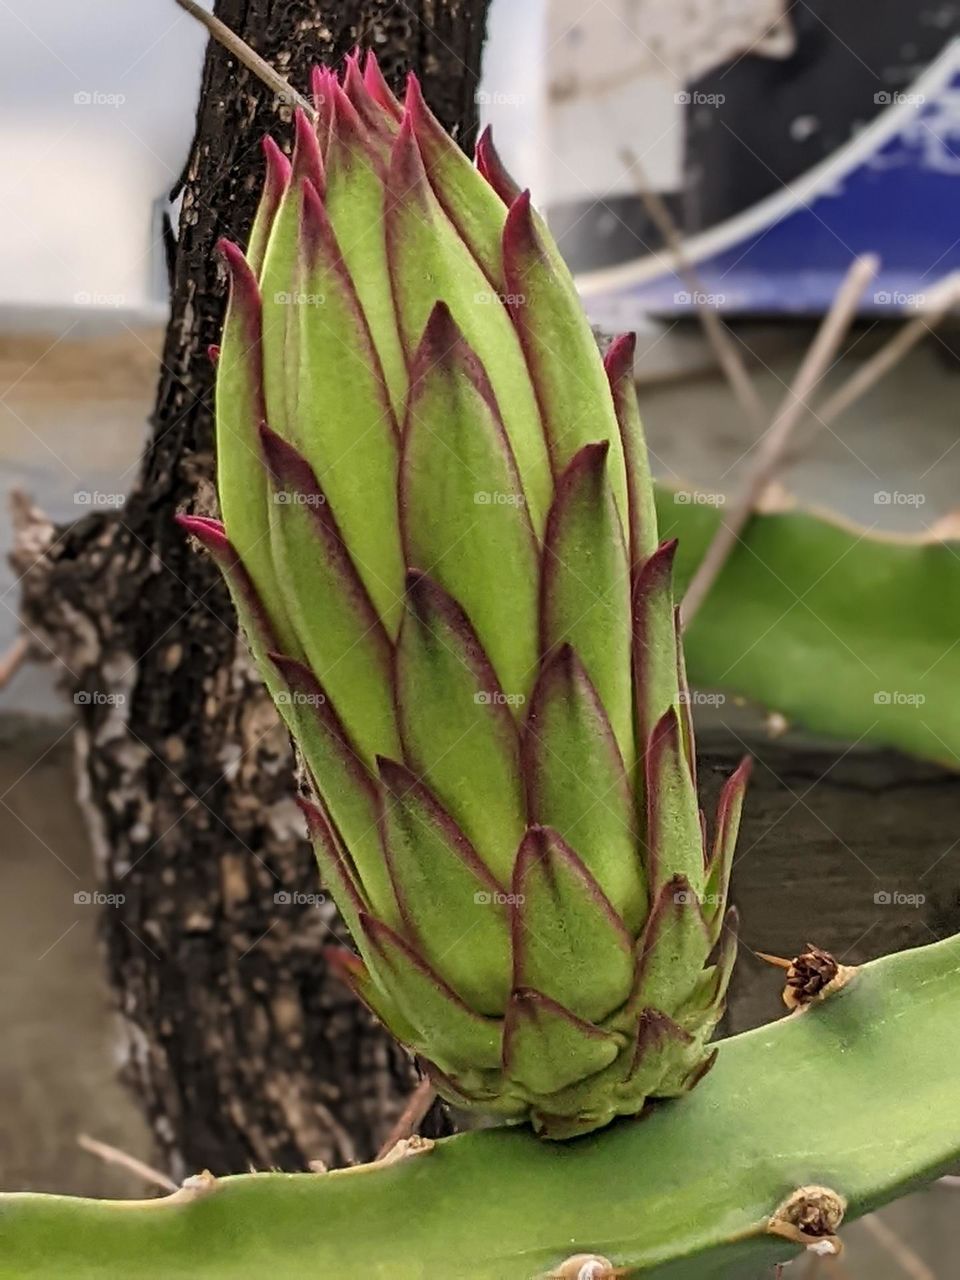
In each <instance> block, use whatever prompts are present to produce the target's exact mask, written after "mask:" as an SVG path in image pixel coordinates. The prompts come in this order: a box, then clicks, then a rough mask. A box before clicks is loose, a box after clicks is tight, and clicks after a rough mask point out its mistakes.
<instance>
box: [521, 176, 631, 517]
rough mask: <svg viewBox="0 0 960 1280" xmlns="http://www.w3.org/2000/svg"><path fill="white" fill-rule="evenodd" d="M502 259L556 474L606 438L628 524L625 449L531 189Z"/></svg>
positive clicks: (592, 344)
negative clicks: (543, 234)
mask: <svg viewBox="0 0 960 1280" xmlns="http://www.w3.org/2000/svg"><path fill="white" fill-rule="evenodd" d="M503 256H504V265H505V279H506V290H507V303H508V306H509V308H510V313H511V315H512V317H513V320H514V323H515V324H516V326H517V331H518V333H519V334H520V338H521V341H522V343H523V347H524V351H525V354H526V358H527V363H528V365H529V367H530V374H531V377H532V379H533V384H534V387H535V388H536V392H537V399H538V402H539V404H540V409H541V412H542V414H543V425H544V431H545V433H546V437H547V444H548V448H549V451H550V458H551V462H552V464H553V469H554V473H555V474H557V475H559V473H560V472H561V471H562V470H563V469H564V468H565V467H566V466H567V464H568V463H569V462H570V460H571V458H573V456H574V454H575V453H576V452H577V451H578V450H579V449H580V448H581V447H582V446H583V445H585V444H592V443H594V442H596V441H606V442H607V443H608V444H609V447H610V455H611V459H612V460H613V466H612V468H611V476H612V480H611V483H612V487H613V491H614V495H615V497H616V500H617V506H618V508H619V510H620V513H621V515H622V516H623V518H624V520H626V518H627V479H626V472H625V470H624V462H623V446H622V444H621V441H620V430H619V427H618V424H617V418H616V414H615V413H614V409H613V404H612V402H611V399H610V393H609V385H608V382H607V377H606V375H605V373H604V369H603V361H602V360H601V358H600V352H599V351H598V349H597V343H596V339H595V338H594V336H593V333H592V331H591V329H590V325H589V324H588V323H587V318H586V316H585V315H584V313H583V308H582V306H581V305H580V300H579V299H578V297H577V291H576V288H575V287H574V283H573V280H572V278H571V276H570V273H569V272H568V271H567V269H566V267H565V266H564V265H563V263H562V262H561V261H558V260H557V256H556V255H554V254H551V253H549V252H548V250H547V248H546V245H545V243H544V241H543V239H542V237H541V233H540V229H539V228H538V227H537V225H536V223H535V221H534V219H533V215H532V212H531V206H530V195H529V192H525V193H524V194H523V195H521V196H519V197H518V198H517V200H516V201H515V203H514V204H513V205H512V207H511V209H510V213H509V215H508V217H507V222H506V226H505V228H504V233H503Z"/></svg>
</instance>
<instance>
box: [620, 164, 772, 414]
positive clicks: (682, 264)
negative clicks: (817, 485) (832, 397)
mask: <svg viewBox="0 0 960 1280" xmlns="http://www.w3.org/2000/svg"><path fill="white" fill-rule="evenodd" d="M620 158H621V159H622V160H623V162H624V164H626V165H627V166H628V168H629V169H630V172H631V174H632V175H633V177H634V178H635V179H636V183H637V194H638V195H639V197H640V199H641V200H642V201H643V205H644V208H645V209H646V211H647V213H648V214H649V215H650V218H651V221H652V222H653V224H654V226H655V227H656V228H657V230H658V231H659V232H660V234H661V235H662V236H663V239H664V243H665V244H666V245H667V248H668V249H669V250H670V252H671V253H672V254H673V256H674V258H675V259H676V263H677V268H678V271H679V273H680V275H681V276H682V277H683V280H684V283H685V284H686V286H687V288H688V289H689V290H690V294H691V296H692V298H693V301H694V305H695V306H696V309H697V316H698V318H699V320H700V323H701V325H702V326H703V332H704V334H705V336H706V339H707V341H708V342H709V344H710V346H711V347H712V348H713V352H714V355H715V356H716V357H717V361H718V362H719V364H720V368H721V369H722V370H723V373H724V376H725V377H726V379H727V381H728V382H729V383H730V386H731V388H732V390H733V393H734V395H735V396H736V397H737V399H738V400H739V401H740V404H741V406H742V408H743V409H744V411H745V412H746V413H748V414H749V415H750V417H751V419H752V420H753V424H754V426H756V427H758V428H759V427H763V426H764V425H765V424H766V410H765V409H764V407H763V401H762V400H761V399H760V396H759V395H758V394H757V389H756V387H755V386H754V385H753V381H752V379H751V377H750V373H749V370H748V369H747V366H746V362H745V361H744V358H743V355H742V353H741V351H740V348H739V347H738V346H737V344H736V343H735V342H734V341H733V339H732V338H731V337H730V334H729V333H728V332H727V328H726V325H725V324H724V323H723V321H722V320H721V319H720V316H719V315H718V314H717V312H716V311H715V310H714V309H713V307H711V306H710V304H709V303H708V302H707V301H706V290H705V288H704V285H703V281H702V280H701V279H700V277H699V276H698V275H697V269H696V267H695V266H694V265H693V263H692V262H691V261H690V258H689V256H688V255H687V251H686V247H685V245H684V240H683V235H682V233H681V231H680V229H679V227H678V226H677V224H676V222H674V220H673V215H672V214H671V212H670V210H669V209H668V208H667V206H666V204H665V203H664V201H663V200H662V199H661V197H660V196H659V194H658V193H657V192H656V191H654V189H653V187H652V186H651V185H650V183H649V181H648V179H647V175H646V171H645V170H644V167H643V163H642V161H641V159H640V157H639V156H638V155H636V153H635V152H633V151H631V150H630V149H629V148H627V147H625V148H623V149H622V150H621V152H620Z"/></svg>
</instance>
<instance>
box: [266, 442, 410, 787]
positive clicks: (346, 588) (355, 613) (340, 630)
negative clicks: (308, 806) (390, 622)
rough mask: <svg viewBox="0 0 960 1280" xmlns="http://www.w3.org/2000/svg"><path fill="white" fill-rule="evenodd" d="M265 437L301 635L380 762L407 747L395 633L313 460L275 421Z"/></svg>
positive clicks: (349, 725) (278, 538) (278, 546)
mask: <svg viewBox="0 0 960 1280" xmlns="http://www.w3.org/2000/svg"><path fill="white" fill-rule="evenodd" d="M261 439H262V442H263V453H264V456H265V458H266V463H267V467H268V468H269V472H270V478H271V481H272V497H273V502H274V505H275V506H276V508H277V510H276V513H275V515H274V522H275V541H274V547H275V553H276V555H277V560H278V567H279V569H280V571H281V574H282V577H283V579H284V581H285V582H287V583H288V584H289V587H290V590H289V593H288V595H287V600H288V608H289V610H290V612H291V613H292V615H293V626H294V629H295V631H296V633H297V638H298V640H299V642H300V645H301V647H302V649H303V652H304V654H305V655H306V658H307V661H308V662H309V663H310V665H311V667H312V669H313V670H314V671H315V672H316V674H317V676H318V678H319V680H320V682H321V683H322V684H323V686H324V689H325V690H326V691H327V692H328V693H329V695H330V697H331V698H332V699H333V702H334V704H335V705H336V706H337V708H338V709H339V711H340V715H341V716H342V718H343V722H344V725H345V727H346V729H347V732H348V733H349V734H350V736H351V739H352V741H353V742H354V743H355V744H356V747H357V750H358V751H359V752H360V753H361V754H362V755H363V757H364V759H365V760H366V762H367V764H372V763H373V759H374V757H375V756H377V755H389V754H391V753H393V752H396V751H397V750H398V747H399V740H398V737H397V728H396V716H395V711H394V701H393V683H392V671H391V668H392V662H393V651H392V648H391V645H390V640H389V638H388V636H387V632H386V630H385V627H384V624H383V622H381V620H380V617H379V616H378V614H377V612H376V610H375V608H374V606H373V603H372V601H371V599H370V597H369V595H368V593H367V590H366V588H365V587H364V584H363V583H362V582H361V580H360V577H359V575H358V574H357V572H356V570H355V568H354V564H353V561H352V560H351V559H350V557H349V555H348V554H347V553H346V549H345V546H344V542H343V539H342V536H341V533H340V529H339V527H338V526H337V523H336V519H335V517H334V515H333V510H332V507H331V505H330V503H329V502H328V500H327V495H326V494H325V493H324V491H323V490H322V489H321V487H320V484H319V482H318V481H317V478H316V476H315V475H314V473H313V470H312V468H311V467H310V465H309V463H308V462H307V461H306V459H304V458H302V457H301V456H300V455H299V454H298V453H297V451H296V450H295V449H294V448H293V447H292V446H291V445H288V444H287V443H286V442H285V441H284V440H282V439H281V438H280V437H279V436H278V435H276V434H275V433H274V432H272V431H270V430H269V429H268V428H264V430H263V432H262V433H261ZM315 592H317V593H319V594H320V596H321V598H322V599H323V600H324V609H323V612H322V613H320V612H319V611H318V610H317V609H316V608H315V607H311V606H310V604H309V601H310V599H311V596H312V595H313V594H314V593H315Z"/></svg>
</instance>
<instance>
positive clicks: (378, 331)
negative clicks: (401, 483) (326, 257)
mask: <svg viewBox="0 0 960 1280" xmlns="http://www.w3.org/2000/svg"><path fill="white" fill-rule="evenodd" d="M334 85H336V81H335V80H334ZM333 94H334V106H333V113H332V119H331V131H330V140H329V143H328V149H327V160H328V166H327V190H326V197H325V201H324V204H325V206H326V209H327V213H328V215H329V217H330V223H331V225H332V227H333V228H334V233H335V234H336V237H337V243H338V244H339V246H340V252H341V253H342V255H343V260H344V262H345V263H346V266H347V270H348V271H349V273H350V278H351V280H353V282H354V284H355V285H356V289H357V293H358V294H359V297H360V303H361V305H362V307H363V313H364V315H365V316H366V318H367V323H368V324H369V326H370V333H371V336H372V338H373V342H374V345H375V347H376V349H377V355H378V357H379V359H380V364H381V367H382V369H383V375H384V380H385V382H386V385H387V389H388V391H389V394H390V401H391V404H392V406H393V410H394V413H395V414H396V416H397V417H398V418H399V417H400V416H401V415H402V413H403V407H404V403H405V401H406V395H407V387H408V379H407V368H406V361H405V359H404V354H403V347H402V345H401V342H400V332H399V329H398V327H397V315H396V312H395V310H394V306H393V292H392V289H391V286H390V272H389V269H388V265H387V246H386V241H385V239H384V236H383V219H384V216H385V211H384V188H383V165H384V163H385V161H384V160H382V159H380V158H379V157H378V156H377V155H376V154H375V153H374V154H372V153H371V152H370V151H369V150H368V149H367V148H365V147H364V145H363V131H362V126H361V124H360V121H359V119H358V118H357V115H356V112H355V111H352V110H351V109H350V103H349V102H347V101H346V100H345V99H344V97H343V95H342V93H339V94H338V93H337V91H336V89H334V90H333Z"/></svg>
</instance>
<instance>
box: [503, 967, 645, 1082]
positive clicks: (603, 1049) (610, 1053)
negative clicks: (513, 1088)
mask: <svg viewBox="0 0 960 1280" xmlns="http://www.w3.org/2000/svg"><path fill="white" fill-rule="evenodd" d="M620 1048H621V1045H620V1042H619V1040H618V1039H617V1037H616V1036H615V1035H613V1034H611V1033H610V1032H607V1031H601V1030H600V1028H599V1027H595V1026H593V1025H592V1024H591V1023H589V1022H584V1021H583V1020H582V1019H580V1018H577V1017H575V1016H574V1015H573V1014H572V1013H570V1012H569V1010H567V1009H564V1008H563V1007H562V1006H561V1005H559V1004H557V1003H556V1001H554V1000H550V999H548V998H547V997H546V996H544V995H541V994H540V992H538V991H526V990H519V991H516V992H514V995H513V999H512V1000H511V1002H510V1007H509V1009H508V1010H507V1025H506V1031H505V1044H504V1057H505V1063H506V1067H507V1070H508V1072H509V1074H510V1078H511V1079H512V1080H515V1081H516V1082H517V1084H519V1085H520V1086H521V1087H522V1088H523V1089H525V1090H526V1091H527V1093H528V1094H533V1095H534V1096H536V1095H537V1094H549V1093H551V1092H553V1090H555V1089H563V1088H566V1087H567V1086H568V1085H571V1084H573V1083H574V1082H575V1081H577V1080H582V1079H584V1078H585V1077H588V1076H592V1075H594V1074H595V1073H596V1072H598V1071H602V1070H603V1068H604V1067H608V1066H609V1065H610V1063H611V1062H613V1061H615V1059H616V1058H617V1056H618V1055H619V1053H620Z"/></svg>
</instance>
